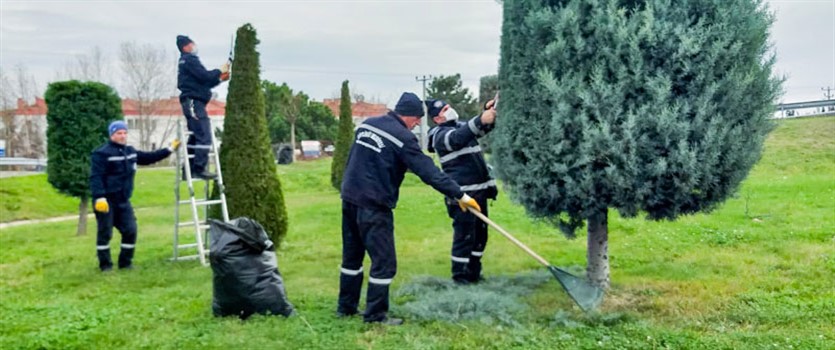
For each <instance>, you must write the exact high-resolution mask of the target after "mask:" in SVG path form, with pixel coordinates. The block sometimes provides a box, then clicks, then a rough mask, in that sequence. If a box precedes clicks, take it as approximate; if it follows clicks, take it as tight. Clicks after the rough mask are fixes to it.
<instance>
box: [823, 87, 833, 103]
mask: <svg viewBox="0 0 835 350" xmlns="http://www.w3.org/2000/svg"><path fill="white" fill-rule="evenodd" d="M821 91H825V92H824V93H823V97H826V99H827V100H831V99H832V97H833V96H835V94H833V93H832V88H831V87H829V86H827V87H825V88H821Z"/></svg>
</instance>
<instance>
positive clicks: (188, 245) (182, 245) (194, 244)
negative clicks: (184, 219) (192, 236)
mask: <svg viewBox="0 0 835 350" xmlns="http://www.w3.org/2000/svg"><path fill="white" fill-rule="evenodd" d="M197 246H198V244H197V243H189V244H180V245H178V246H177V249H188V248H197Z"/></svg>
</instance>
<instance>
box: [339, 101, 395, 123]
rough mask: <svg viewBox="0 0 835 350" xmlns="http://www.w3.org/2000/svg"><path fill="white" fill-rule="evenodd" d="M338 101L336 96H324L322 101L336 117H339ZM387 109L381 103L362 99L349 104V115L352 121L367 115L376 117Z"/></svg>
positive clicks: (386, 111)
mask: <svg viewBox="0 0 835 350" xmlns="http://www.w3.org/2000/svg"><path fill="white" fill-rule="evenodd" d="M339 102H340V100H339V99H338V98H326V99H324V100H323V101H322V103H323V104H324V105H325V106H328V108H330V110H331V111H332V112H333V115H335V116H336V117H337V118H339ZM388 111H389V109H388V107H386V105H385V104H382V103H368V102H364V101H360V102H354V103H352V104H351V116H352V117H353V118H354V121H356V120H357V119H360V120H362V119H365V118H368V117H376V116H380V115H383V114H386V113H388Z"/></svg>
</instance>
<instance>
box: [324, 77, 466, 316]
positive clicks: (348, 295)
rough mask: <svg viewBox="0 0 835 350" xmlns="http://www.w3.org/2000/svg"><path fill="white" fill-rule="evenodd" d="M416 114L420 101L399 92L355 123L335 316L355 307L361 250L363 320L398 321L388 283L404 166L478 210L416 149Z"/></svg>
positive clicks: (393, 263)
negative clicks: (366, 266)
mask: <svg viewBox="0 0 835 350" xmlns="http://www.w3.org/2000/svg"><path fill="white" fill-rule="evenodd" d="M421 117H423V102H421V100H420V99H419V98H418V97H417V95H415V94H413V93H411V92H404V93H403V95H402V96H400V100H399V101H397V106H396V107H395V108H394V111H389V112H388V113H387V114H386V115H383V116H379V117H374V118H369V119H368V120H366V121H365V122H364V123H362V124H360V125H359V126H358V127H357V130H356V132H355V135H354V145H353V146H351V152H350V154H349V155H348V164H347V165H346V167H345V174H344V176H343V179H342V190H341V192H342V266H341V270H340V271H341V274H340V278H339V302H338V306H337V309H336V313H337V316H339V317H344V316H351V315H355V314H357V313H358V309H357V306H358V304H359V299H360V292H361V291H362V282H363V281H362V280H363V276H362V261H363V258H364V257H365V253H366V252H367V253H368V255H369V257H370V258H371V271H370V272H369V274H368V290H367V294H366V308H365V313H364V315H363V319H364V321H365V322H381V323H384V324H388V325H399V324H402V323H403V320H402V319H397V318H390V317H388V315H387V314H388V310H389V285H390V284H391V282H392V279H393V278H394V275H395V273H396V272H397V256H396V254H395V250H394V217H393V215H392V209H394V207H395V206H396V205H397V199H398V197H399V195H400V184H401V183H402V182H403V177H404V176H405V174H406V170H407V169H408V170H411V171H412V172H413V173H415V174H416V175H417V176H418V177H419V178H420V179H421V180H422V181H423V182H424V183H426V184H428V185H430V186H432V187H433V188H434V189H435V190H437V191H438V192H441V193H443V194H444V195H446V196H447V197H450V198H456V200H457V201H458V205H459V206H460V208H461V210H466V209H467V208H474V209H476V210H481V209H480V208H479V205H478V203H477V202H476V201H475V200H474V199H472V198H470V196H468V195H467V194H466V193H464V192H463V191H461V189H460V188H459V186H458V184H457V183H455V181H453V180H452V179H450V178H449V176H447V175H446V174H444V173H443V172H441V170H440V169H438V168H437V167H435V164H434V163H433V161H432V158H429V156H427V155H425V154H424V153H423V152H422V151H421V149H420V145H419V144H418V140H417V138H416V137H415V135H414V134H413V133H412V132H411V129H412V128H414V127H415V125H417V124H418V123H420V118H421Z"/></svg>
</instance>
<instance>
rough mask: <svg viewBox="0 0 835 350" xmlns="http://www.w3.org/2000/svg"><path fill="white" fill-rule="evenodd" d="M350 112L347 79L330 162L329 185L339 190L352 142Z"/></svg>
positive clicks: (352, 117)
mask: <svg viewBox="0 0 835 350" xmlns="http://www.w3.org/2000/svg"><path fill="white" fill-rule="evenodd" d="M352 114H353V113H352V112H351V92H350V91H348V81H347V80H346V81H343V82H342V98H341V99H340V100H339V130H337V132H336V145H335V147H336V150H335V151H334V153H333V163H331V185H333V187H334V188H336V190H337V191H339V190H340V189H341V187H342V175H344V174H345V165H347V164H348V153H350V151H351V145H352V144H353V143H354V116H353V115H352Z"/></svg>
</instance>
